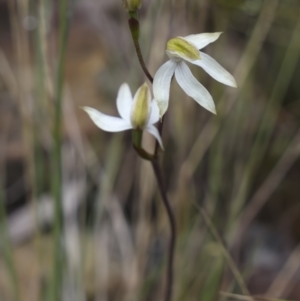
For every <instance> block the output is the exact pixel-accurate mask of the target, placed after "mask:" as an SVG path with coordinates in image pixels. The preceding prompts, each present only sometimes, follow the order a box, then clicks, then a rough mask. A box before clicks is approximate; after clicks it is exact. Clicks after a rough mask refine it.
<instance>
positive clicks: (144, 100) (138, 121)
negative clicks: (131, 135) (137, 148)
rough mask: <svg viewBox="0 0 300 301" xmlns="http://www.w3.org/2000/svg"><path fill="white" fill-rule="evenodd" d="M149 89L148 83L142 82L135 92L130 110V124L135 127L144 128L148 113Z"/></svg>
mask: <svg viewBox="0 0 300 301" xmlns="http://www.w3.org/2000/svg"><path fill="white" fill-rule="evenodd" d="M150 100H151V96H150V91H149V88H148V85H147V84H146V83H145V84H143V85H142V86H141V87H140V88H139V89H138V90H137V92H136V95H135V97H134V104H133V107H132V112H131V124H132V126H133V128H135V129H141V130H142V129H144V127H145V125H146V123H147V121H148V118H149V113H150Z"/></svg>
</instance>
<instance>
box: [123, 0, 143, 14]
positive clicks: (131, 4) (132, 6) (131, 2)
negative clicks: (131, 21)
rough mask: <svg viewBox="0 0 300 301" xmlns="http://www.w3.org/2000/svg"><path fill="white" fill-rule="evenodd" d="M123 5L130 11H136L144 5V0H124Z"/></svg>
mask: <svg viewBox="0 0 300 301" xmlns="http://www.w3.org/2000/svg"><path fill="white" fill-rule="evenodd" d="M123 6H124V7H125V9H126V10H127V11H128V12H136V11H138V10H139V9H140V8H141V6H142V0H123Z"/></svg>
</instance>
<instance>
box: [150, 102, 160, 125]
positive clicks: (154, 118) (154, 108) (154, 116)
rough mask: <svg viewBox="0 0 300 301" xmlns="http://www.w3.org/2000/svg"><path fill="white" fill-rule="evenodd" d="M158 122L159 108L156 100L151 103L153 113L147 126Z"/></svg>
mask: <svg viewBox="0 0 300 301" xmlns="http://www.w3.org/2000/svg"><path fill="white" fill-rule="evenodd" d="M158 120H159V108H158V105H157V103H156V100H155V99H153V100H152V101H151V113H150V116H149V120H148V122H147V124H149V125H150V124H154V123H156V122H157V121H158Z"/></svg>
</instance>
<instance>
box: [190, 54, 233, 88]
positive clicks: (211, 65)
mask: <svg viewBox="0 0 300 301" xmlns="http://www.w3.org/2000/svg"><path fill="white" fill-rule="evenodd" d="M200 54H201V60H196V61H192V60H189V62H190V63H192V64H194V65H197V66H199V67H201V68H203V69H204V70H205V71H206V72H207V73H208V74H209V75H210V76H211V77H213V78H214V79H215V80H217V81H218V82H220V83H222V84H224V85H227V86H231V87H234V88H236V87H237V84H236V81H235V79H234V77H233V76H232V75H231V74H230V73H229V72H228V71H227V70H226V69H225V68H223V67H222V66H221V65H220V64H219V63H218V62H217V61H216V60H215V59H213V58H212V57H211V56H209V55H208V54H206V53H204V52H201V51H200Z"/></svg>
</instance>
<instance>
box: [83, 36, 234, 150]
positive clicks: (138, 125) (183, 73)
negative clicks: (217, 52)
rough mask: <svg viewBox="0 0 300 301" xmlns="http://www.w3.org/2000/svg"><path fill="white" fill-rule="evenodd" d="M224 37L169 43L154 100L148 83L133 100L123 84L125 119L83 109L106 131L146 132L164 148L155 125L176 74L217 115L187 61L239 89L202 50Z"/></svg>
mask: <svg viewBox="0 0 300 301" xmlns="http://www.w3.org/2000/svg"><path fill="white" fill-rule="evenodd" d="M220 34H221V33H220V32H217V33H202V34H195V35H189V36H187V37H176V38H173V39H171V40H169V41H168V43H167V48H166V53H167V55H168V56H169V58H170V60H169V61H167V62H166V63H164V64H163V65H162V66H161V67H160V68H159V69H158V71H157V72H156V74H155V76H154V81H153V94H154V99H152V101H151V93H150V89H149V87H148V85H147V84H146V83H145V84H143V85H142V86H141V87H140V88H139V89H138V90H137V92H136V94H135V96H134V98H132V95H131V91H130V88H129V86H128V85H127V84H123V85H121V87H120V89H119V93H118V96H117V109H118V112H119V114H120V116H121V118H118V117H113V116H108V115H105V114H103V113H101V112H99V111H97V110H95V109H93V108H90V107H83V109H84V110H85V111H86V112H87V113H88V114H89V116H90V118H91V119H92V120H93V122H94V123H95V124H96V125H97V126H98V127H99V128H100V129H102V130H104V131H107V132H120V131H125V130H128V129H136V130H146V131H148V132H149V133H150V134H152V135H153V136H154V137H155V138H156V139H157V141H158V142H159V144H160V146H161V148H163V144H162V140H161V137H160V134H159V132H158V130H157V128H156V127H155V126H154V124H155V123H156V122H158V121H159V118H161V117H162V116H163V115H164V114H165V112H166V111H167V109H168V105H169V95H170V85H171V79H172V77H173V75H174V74H175V78H176V80H177V82H178V84H179V86H180V87H181V88H182V89H183V90H184V91H185V93H186V94H187V95H189V96H190V97H192V98H193V99H194V100H195V101H196V102H197V103H199V104H200V105H201V106H202V107H204V108H205V109H207V110H208V111H210V112H212V113H214V114H216V109H215V104H214V101H213V99H212V96H211V95H210V93H209V92H208V91H207V90H206V88H204V86H202V85H201V84H200V83H199V82H198V81H197V79H196V78H195V77H194V76H193V75H192V73H191V71H190V69H189V68H188V66H187V65H186V63H185V61H186V62H189V63H192V64H195V65H197V66H200V67H202V68H203V69H204V70H205V71H206V72H207V73H208V74H209V75H210V76H212V77H213V78H214V79H215V80H217V81H219V82H221V83H223V84H225V85H228V86H231V87H237V85H236V82H235V79H234V78H233V76H232V75H231V74H230V73H229V72H228V71H226V70H225V69H224V68H223V67H222V66H221V65H220V64H219V63H218V62H216V61H215V60H214V59H213V58H212V57H210V56H209V55H207V54H205V53H203V52H201V51H200V49H202V48H204V47H205V46H206V45H208V44H210V43H212V42H214V41H216V40H217V39H218V38H219V36H220Z"/></svg>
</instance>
